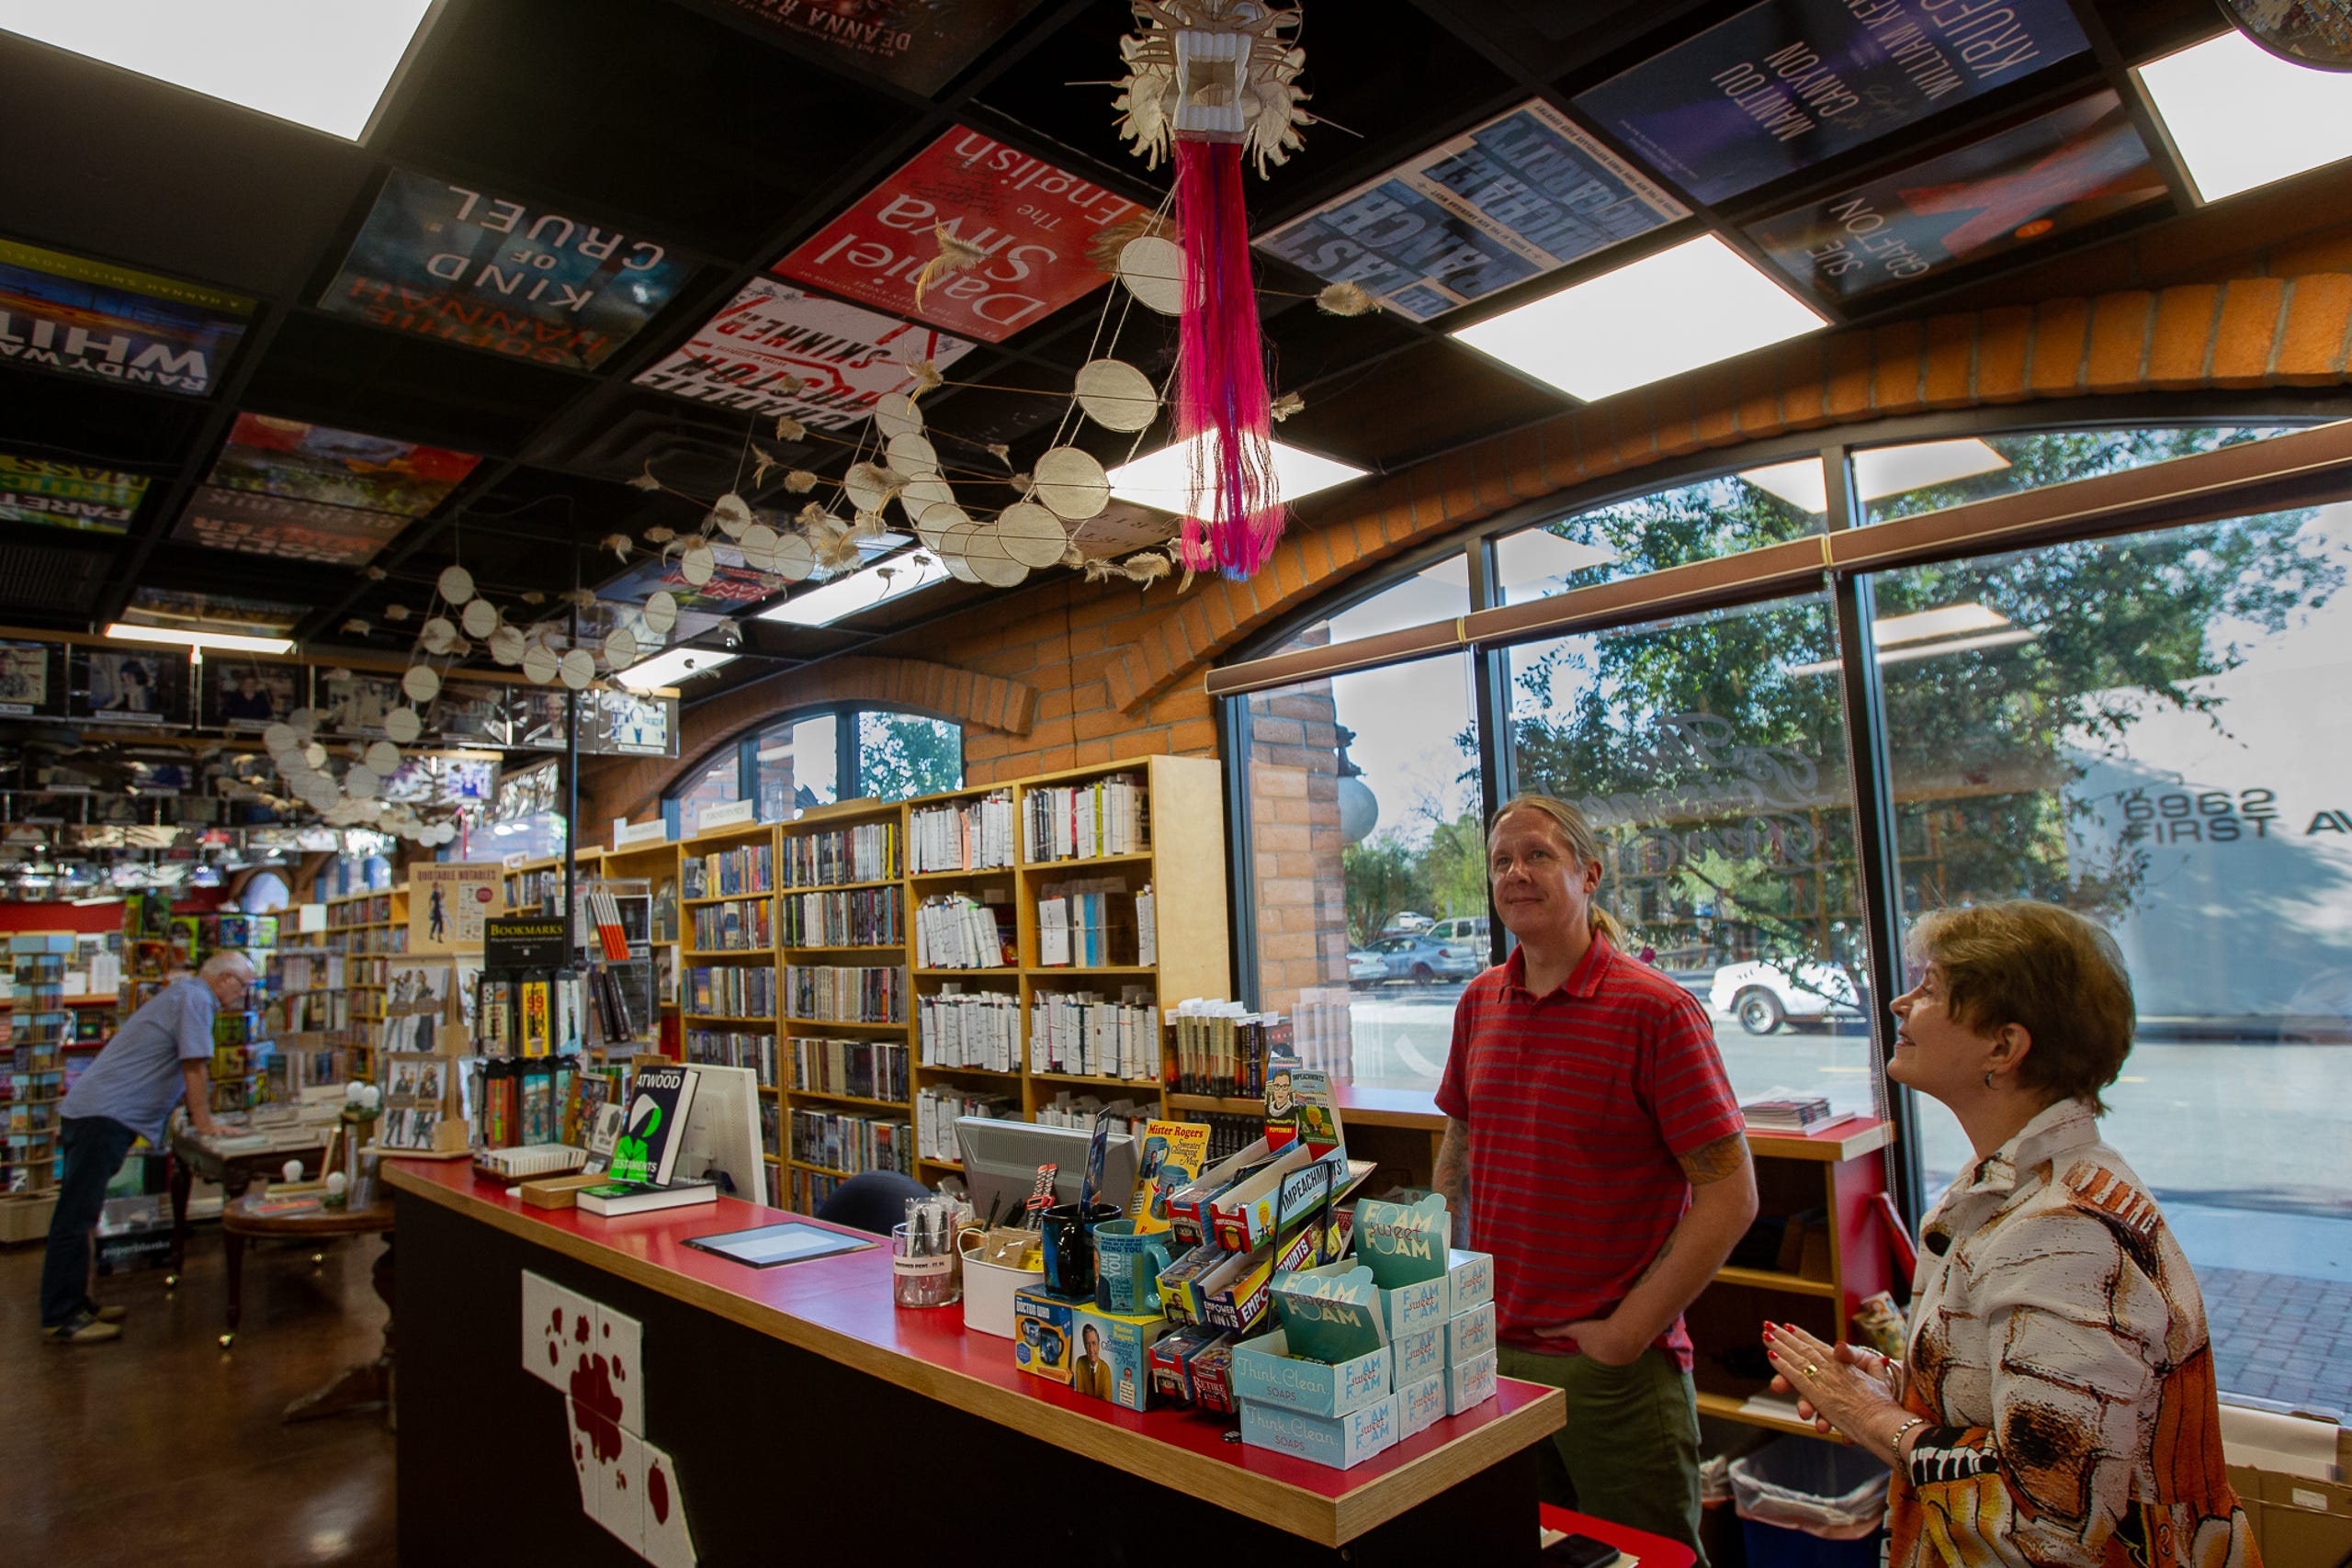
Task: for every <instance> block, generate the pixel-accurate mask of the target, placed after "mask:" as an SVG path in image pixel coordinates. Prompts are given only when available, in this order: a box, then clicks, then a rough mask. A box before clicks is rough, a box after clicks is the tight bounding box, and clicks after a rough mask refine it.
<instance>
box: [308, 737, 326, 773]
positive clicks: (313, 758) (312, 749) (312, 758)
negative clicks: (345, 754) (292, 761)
mask: <svg viewBox="0 0 2352 1568" xmlns="http://www.w3.org/2000/svg"><path fill="white" fill-rule="evenodd" d="M302 761H303V763H304V765H306V766H308V767H313V768H323V767H325V766H326V765H327V749H326V748H325V747H323V746H322V745H320V744H319V743H318V742H317V741H315V740H313V741H311V743H310V744H309V745H308V746H305V747H303V748H302Z"/></svg>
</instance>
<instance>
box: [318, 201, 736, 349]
mask: <svg viewBox="0 0 2352 1568" xmlns="http://www.w3.org/2000/svg"><path fill="white" fill-rule="evenodd" d="M692 270H693V269H692V268H691V267H690V266H688V265H687V264H686V263H684V262H683V261H680V260H679V259H677V258H676V257H674V256H673V255H671V254H670V253H669V251H668V250H667V248H666V247H664V246H662V245H660V244H657V243H654V242H653V241H650V240H647V239H643V238H641V237H639V236H637V235H633V234H628V233H624V232H622V231H620V230H617V229H611V228H606V227H605V226H603V225H601V224H597V223H594V222H589V221H586V220H581V219H577V218H573V217H571V216H568V215H566V214H564V213H560V212H549V211H542V210H539V209H534V208H532V207H529V206H527V205H526V204H525V203H523V202H520V201H514V200H510V199H508V198H507V197H501V196H496V195H493V194H492V193H490V192H487V191H478V190H470V189H469V188H467V187H466V186H458V185H452V184H450V183H448V182H447V181H446V180H437V179H435V178H433V177H431V176H430V175H420V174H417V173H414V172H413V171H411V170H408V169H394V170H393V171H392V172H391V173H390V175H386V176H385V179H384V188H383V190H382V192H381V193H380V194H379V195H378V197H376V206H375V209H374V210H372V211H370V212H369V213H368V221H367V223H366V225H365V226H364V227H362V228H361V230H360V231H359V237H358V238H357V239H356V240H355V241H353V242H352V245H351V254H349V255H348V256H347V257H345V260H344V264H343V271H342V272H341V273H340V274H339V275H337V276H336V277H335V280H334V283H332V284H330V285H329V286H328V288H327V291H326V293H325V294H324V295H323V296H322V297H321V298H320V300H319V308H320V309H321V310H326V311H328V312H330V313H331V314H334V315H338V316H349V317H352V318H354V319H356V320H358V321H367V322H368V323H369V324H371V325H374V326H379V327H389V328H390V329H392V330H393V331H395V332H407V333H418V334H421V335H423V336H426V337H433V338H439V339H442V340H444V341H446V342H449V343H455V344H463V345H465V346H466V347H468V348H479V349H482V350H484V351H486V352H489V353H492V354H503V355H509V356H511V357H514V358H517V359H527V360H530V361H532V362H534V363H536V364H541V365H558V366H562V367H565V368H567V369H572V370H593V369H594V368H595V367H597V366H599V365H601V364H603V363H604V361H605V356H606V355H610V354H611V353H612V352H613V351H614V350H615V349H616V348H618V347H620V346H621V344H625V343H627V342H628V340H629V339H630V338H632V337H634V336H636V335H637V333H638V332H639V330H640V329H641V328H643V327H644V325H645V324H646V323H647V322H648V321H651V320H652V319H653V318H654V316H655V315H656V314H657V313H659V312H660V310H661V309H662V306H664V305H666V304H668V303H669V302H670V298H671V296H673V295H674V294H675V293H677V291H678V288H679V286H680V285H681V284H683V283H684V282H685V280H686V277H687V275H688V274H689V273H690V272H691V271H692Z"/></svg>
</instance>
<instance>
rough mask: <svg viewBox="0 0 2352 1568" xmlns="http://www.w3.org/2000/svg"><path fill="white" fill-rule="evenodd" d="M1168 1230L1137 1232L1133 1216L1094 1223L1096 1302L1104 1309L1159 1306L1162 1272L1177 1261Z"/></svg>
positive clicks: (1133, 1310) (1139, 1310)
mask: <svg viewBox="0 0 2352 1568" xmlns="http://www.w3.org/2000/svg"><path fill="white" fill-rule="evenodd" d="M1169 1243H1170V1233H1169V1232H1167V1231H1164V1230H1162V1231H1150V1232H1147V1233H1146V1234H1144V1235H1136V1222H1135V1221H1133V1220H1111V1221H1107V1222H1105V1223H1104V1224H1099V1225H1096V1226H1095V1227H1094V1257H1095V1266H1094V1304H1095V1305H1096V1306H1098V1307H1101V1308H1102V1309H1103V1311H1104V1312H1116V1313H1141V1314H1150V1313H1156V1312H1158V1311H1159V1274H1160V1270H1161V1269H1166V1268H1167V1267H1168V1266H1169V1265H1170V1263H1171V1262H1172V1261H1174V1258H1173V1256H1172V1255H1171V1253H1170V1250H1169Z"/></svg>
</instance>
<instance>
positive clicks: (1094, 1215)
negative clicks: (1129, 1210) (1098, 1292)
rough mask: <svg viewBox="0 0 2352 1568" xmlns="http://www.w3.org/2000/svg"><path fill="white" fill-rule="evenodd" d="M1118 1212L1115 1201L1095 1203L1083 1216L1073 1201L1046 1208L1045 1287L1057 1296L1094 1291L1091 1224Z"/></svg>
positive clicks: (1093, 1225) (1089, 1295)
mask: <svg viewBox="0 0 2352 1568" xmlns="http://www.w3.org/2000/svg"><path fill="white" fill-rule="evenodd" d="M1120 1213H1122V1211H1121V1210H1120V1208H1119V1206H1118V1205H1117V1204H1116V1203H1097V1204H1095V1205H1094V1207H1093V1208H1092V1210H1091V1211H1089V1212H1088V1213H1086V1214H1085V1215H1084V1216H1083V1217H1081V1216H1080V1213H1079V1208H1078V1205H1077V1204H1075V1203H1062V1204H1058V1205H1057V1206H1056V1207H1054V1208H1051V1209H1048V1210H1046V1289H1047V1290H1049V1291H1051V1292H1054V1294H1056V1295H1057V1296H1087V1297H1091V1296H1092V1295H1093V1294H1094V1227H1095V1226H1096V1225H1099V1224H1103V1223H1104V1222H1105V1221H1108V1220H1115V1219H1117V1218H1118V1217H1119V1215H1120Z"/></svg>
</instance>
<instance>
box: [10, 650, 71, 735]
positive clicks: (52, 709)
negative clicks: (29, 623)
mask: <svg viewBox="0 0 2352 1568" xmlns="http://www.w3.org/2000/svg"><path fill="white" fill-rule="evenodd" d="M64 712H65V649H62V648H56V647H51V645H50V644H48V643H45V642H0V714H6V716H9V717H10V718H55V717H57V716H60V715H62V714H63V713H64Z"/></svg>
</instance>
